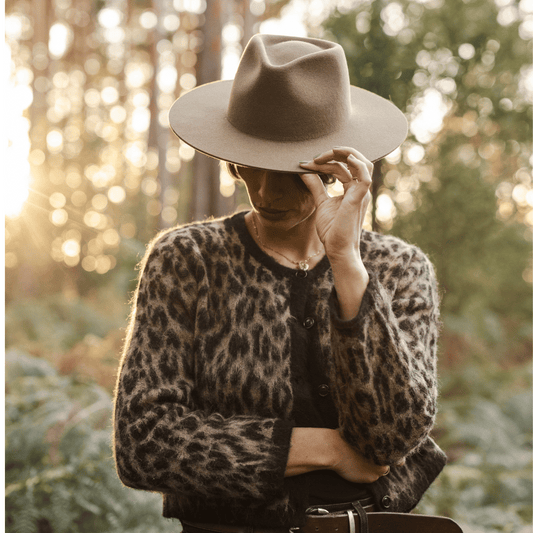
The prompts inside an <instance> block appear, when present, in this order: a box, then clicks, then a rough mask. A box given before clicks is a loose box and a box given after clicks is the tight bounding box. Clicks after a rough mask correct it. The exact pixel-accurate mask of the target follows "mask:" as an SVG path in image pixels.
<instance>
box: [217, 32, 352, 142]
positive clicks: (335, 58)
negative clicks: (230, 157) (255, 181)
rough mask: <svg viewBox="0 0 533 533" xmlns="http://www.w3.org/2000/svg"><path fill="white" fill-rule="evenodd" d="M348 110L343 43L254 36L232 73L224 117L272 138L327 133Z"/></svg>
mask: <svg viewBox="0 0 533 533" xmlns="http://www.w3.org/2000/svg"><path fill="white" fill-rule="evenodd" d="M350 115H351V104H350V80H349V75H348V68H347V65H346V58H345V56H344V51H343V49H342V48H341V47H340V46H339V45H338V44H335V43H331V42H328V41H317V40H316V39H315V40H313V42H308V41H305V40H301V39H299V40H287V38H286V37H283V36H277V35H268V36H263V38H257V39H252V40H251V41H250V43H249V44H248V46H247V47H246V50H245V52H244V54H243V56H242V59H241V62H240V64H239V68H238V70H237V73H236V75H235V80H234V82H233V87H232V91H231V95H230V100H229V106H228V120H229V122H230V123H231V124H232V125H233V126H235V128H237V129H238V130H240V131H242V132H244V133H247V134H249V135H253V136H255V137H260V138H263V139H269V140H274V141H303V140H305V139H316V138H317V137H320V136H323V135H326V134H328V133H331V132H332V131H334V130H335V129H337V128H338V127H339V124H341V123H342V122H343V121H345V120H348V118H349V117H350Z"/></svg>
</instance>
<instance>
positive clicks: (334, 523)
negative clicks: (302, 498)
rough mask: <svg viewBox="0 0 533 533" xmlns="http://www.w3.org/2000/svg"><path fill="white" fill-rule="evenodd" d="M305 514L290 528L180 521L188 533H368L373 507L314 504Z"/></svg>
mask: <svg viewBox="0 0 533 533" xmlns="http://www.w3.org/2000/svg"><path fill="white" fill-rule="evenodd" d="M350 506H351V507H352V508H351V509H349V507H350ZM306 512H307V520H306V522H305V525H304V526H302V527H293V528H282V527H276V528H268V527H252V526H230V525H225V524H204V523H199V522H188V521H186V520H182V521H181V522H182V524H183V525H184V526H186V527H185V530H186V531H188V532H189V533H209V532H213V533H289V531H290V532H291V533H367V531H368V519H367V516H366V513H373V512H376V507H375V505H374V504H373V502H372V499H371V498H367V499H366V500H361V501H357V502H353V503H343V504H330V505H316V506H312V507H309V508H308V509H307V511H306Z"/></svg>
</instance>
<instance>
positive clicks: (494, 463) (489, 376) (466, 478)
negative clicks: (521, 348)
mask: <svg viewBox="0 0 533 533" xmlns="http://www.w3.org/2000/svg"><path fill="white" fill-rule="evenodd" d="M480 363H481V364H480ZM530 390H531V364H530V363H529V362H528V363H527V365H521V366H518V367H515V368H510V369H507V370H504V369H503V368H502V367H501V366H500V365H496V364H493V365H490V364H487V363H486V362H485V361H478V362H477V364H476V363H474V362H471V363H470V364H469V365H468V366H466V367H464V368H462V369H461V371H460V372H455V373H450V372H449V373H447V375H446V377H445V378H443V383H442V398H441V402H440V413H439V418H438V430H437V434H438V437H437V438H438V441H439V443H440V444H441V446H442V447H443V448H444V449H445V450H446V451H447V453H448V454H449V456H450V458H451V462H450V464H449V465H448V466H447V467H446V468H445V469H444V472H443V473H442V474H441V476H440V477H439V478H438V479H437V481H436V483H435V484H434V485H433V486H432V487H431V488H430V490H429V491H428V493H427V495H426V497H425V498H424V499H423V501H422V503H421V504H420V506H419V507H418V512H422V513H426V514H440V515H445V516H450V517H452V518H454V519H456V520H457V521H458V522H459V523H460V524H461V525H466V526H468V527H469V529H470V530H472V531H484V532H487V533H489V532H496V531H503V532H506V533H512V532H520V531H523V530H524V528H525V527H526V526H527V524H530V523H531V521H532V501H533V484H532V480H531V476H532V467H533V464H532V444H533V443H532V420H533V418H532V417H533V410H532V397H531V392H530Z"/></svg>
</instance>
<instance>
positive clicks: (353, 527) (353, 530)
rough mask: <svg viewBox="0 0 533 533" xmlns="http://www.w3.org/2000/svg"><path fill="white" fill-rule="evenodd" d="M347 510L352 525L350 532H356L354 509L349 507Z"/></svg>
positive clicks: (349, 522)
mask: <svg viewBox="0 0 533 533" xmlns="http://www.w3.org/2000/svg"><path fill="white" fill-rule="evenodd" d="M346 512H347V514H348V524H349V526H350V533H355V518H354V514H353V511H352V510H351V509H348V510H347V511H346Z"/></svg>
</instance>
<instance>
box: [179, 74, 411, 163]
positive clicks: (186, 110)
mask: <svg viewBox="0 0 533 533" xmlns="http://www.w3.org/2000/svg"><path fill="white" fill-rule="evenodd" d="M232 83H233V82H232V80H223V81H216V82H213V83H208V84H206V85H201V86H199V87H197V88H196V89H193V90H191V91H189V92H188V93H185V94H184V95H183V96H181V97H180V98H178V100H176V101H175V102H174V104H173V105H172V107H171V108H170V112H169V122H170V127H171V128H172V130H173V132H174V133H175V134H176V135H177V136H178V137H179V138H180V139H181V140H183V141H184V142H185V143H187V144H188V145H190V146H192V147H193V148H194V149H195V150H197V151H199V152H201V153H203V154H205V155H208V156H210V157H214V158H215V159H221V160H224V161H228V162H230V163H236V164H238V165H243V166H248V167H256V168H265V169H268V170H274V171H277V172H298V173H303V172H305V170H303V169H302V168H301V167H300V166H299V162H300V161H305V160H311V159H313V157H315V156H316V155H318V154H320V153H322V152H324V151H326V150H330V149H331V148H333V147H334V146H350V147H353V148H355V149H356V150H358V151H359V152H361V153H362V154H363V155H364V156H365V157H366V158H368V159H369V160H370V161H372V162H375V161H377V160H379V159H381V158H383V157H385V156H386V155H388V154H390V153H391V152H392V151H393V150H395V149H396V148H397V147H398V146H399V145H400V144H401V143H402V142H403V141H404V140H405V138H406V136H407V120H406V118H405V116H404V115H403V113H402V112H401V111H400V110H399V109H398V108H397V107H396V106H395V105H394V104H393V103H392V102H390V101H388V100H386V99H385V98H382V97H381V96H378V95H376V94H374V93H371V92H369V91H366V90H364V89H361V88H359V87H354V86H351V87H350V94H351V101H352V113H351V116H350V117H348V118H347V120H346V121H345V122H344V124H342V125H341V127H340V128H339V129H338V130H336V131H334V132H333V133H328V134H327V135H324V136H323V137H319V138H316V139H307V140H305V141H272V140H268V139H261V138H259V137H253V136H251V135H248V134H246V133H243V132H241V131H240V130H238V129H237V128H235V127H234V126H232V124H230V122H229V121H228V119H227V116H226V115H227V107H228V101H229V97H230V92H231V87H232Z"/></svg>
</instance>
